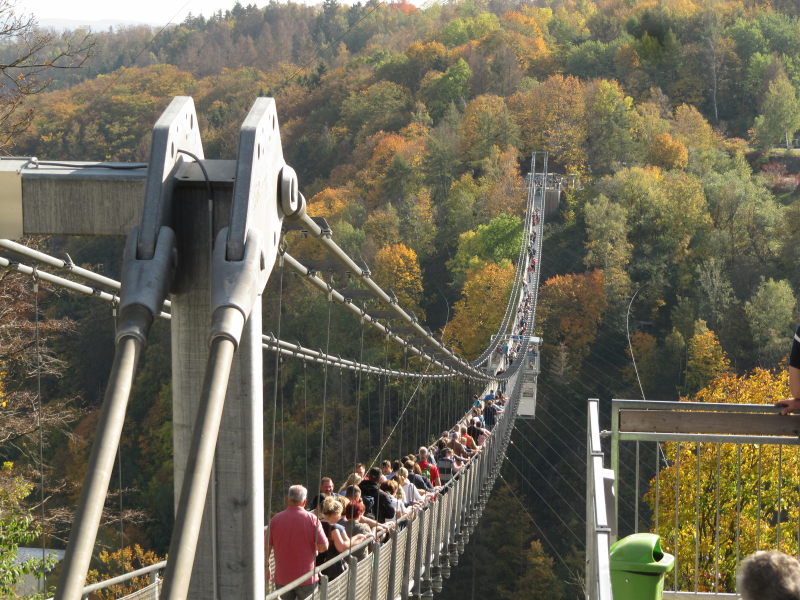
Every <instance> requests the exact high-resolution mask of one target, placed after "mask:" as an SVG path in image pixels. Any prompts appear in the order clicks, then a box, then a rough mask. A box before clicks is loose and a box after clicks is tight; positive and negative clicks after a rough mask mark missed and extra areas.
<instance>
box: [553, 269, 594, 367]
mask: <svg viewBox="0 0 800 600" xmlns="http://www.w3.org/2000/svg"><path fill="white" fill-rule="evenodd" d="M603 280H604V276H603V271H602V270H601V269H593V270H592V271H588V272H586V273H570V274H567V275H556V276H554V277H551V278H550V279H548V280H547V281H545V283H544V285H543V286H542V289H541V291H540V295H539V318H540V324H541V333H542V335H543V337H544V347H545V349H546V350H549V351H553V349H554V348H556V347H558V345H559V344H562V343H563V344H564V347H565V348H566V350H567V352H568V359H569V363H570V366H571V367H572V368H573V369H577V368H579V367H580V365H581V362H582V361H583V359H584V358H585V357H586V356H588V354H589V351H590V350H591V345H592V343H593V342H594V341H595V338H596V337H597V331H598V327H599V326H600V323H601V321H602V318H603V314H604V313H605V310H606V306H607V304H608V300H607V298H606V293H605V289H604V286H603Z"/></svg>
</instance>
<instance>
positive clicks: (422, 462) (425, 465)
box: [417, 446, 442, 487]
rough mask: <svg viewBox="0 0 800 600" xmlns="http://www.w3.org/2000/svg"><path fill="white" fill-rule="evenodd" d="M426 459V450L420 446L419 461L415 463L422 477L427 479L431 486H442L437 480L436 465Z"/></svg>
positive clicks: (438, 479)
mask: <svg viewBox="0 0 800 600" xmlns="http://www.w3.org/2000/svg"><path fill="white" fill-rule="evenodd" d="M428 459H429V456H428V449H427V448H426V447H425V446H422V447H421V448H420V449H419V460H418V461H417V464H418V465H419V468H420V469H421V470H422V476H423V477H427V478H428V481H430V482H431V485H433V486H434V487H438V486H440V485H442V482H441V480H440V478H439V469H438V468H436V465H435V464H433V463H432V462H430V461H429V460H428Z"/></svg>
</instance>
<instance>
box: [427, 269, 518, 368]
mask: <svg viewBox="0 0 800 600" xmlns="http://www.w3.org/2000/svg"><path fill="white" fill-rule="evenodd" d="M513 280H514V266H513V265H512V264H511V263H504V264H502V265H498V264H497V263H493V262H488V263H484V264H482V265H481V266H479V267H476V268H475V269H471V270H469V271H467V280H466V282H465V283H464V289H463V290H462V292H461V299H460V300H459V301H458V302H456V303H455V306H454V307H453V309H454V310H455V316H454V317H453V318H452V319H451V320H450V322H449V323H448V324H447V326H446V327H445V329H444V331H443V333H442V339H443V340H444V342H445V343H446V344H451V345H453V346H454V347H456V348H457V349H459V350H460V351H461V352H462V353H463V354H465V355H466V356H469V357H475V356H477V355H478V354H480V353H481V351H482V350H483V349H484V348H485V347H486V344H487V343H488V342H489V339H490V337H491V336H492V335H493V334H494V333H496V331H497V327H498V325H500V321H501V320H502V318H503V314H504V312H505V308H506V303H507V301H508V294H509V293H510V291H511V283H512V282H513Z"/></svg>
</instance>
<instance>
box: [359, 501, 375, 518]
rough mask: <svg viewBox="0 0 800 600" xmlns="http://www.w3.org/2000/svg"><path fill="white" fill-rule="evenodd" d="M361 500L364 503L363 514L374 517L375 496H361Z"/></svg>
mask: <svg viewBox="0 0 800 600" xmlns="http://www.w3.org/2000/svg"><path fill="white" fill-rule="evenodd" d="M361 502H363V503H364V514H365V515H368V516H370V517H371V518H373V519H374V518H375V517H376V515H377V513H376V512H375V498H373V497H372V496H361Z"/></svg>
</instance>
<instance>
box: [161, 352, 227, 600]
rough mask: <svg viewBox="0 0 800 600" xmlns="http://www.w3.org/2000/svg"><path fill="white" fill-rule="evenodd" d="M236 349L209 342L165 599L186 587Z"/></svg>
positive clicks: (175, 598) (176, 598)
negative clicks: (209, 346) (209, 347)
mask: <svg viewBox="0 0 800 600" xmlns="http://www.w3.org/2000/svg"><path fill="white" fill-rule="evenodd" d="M235 350H236V344H235V343H234V342H233V341H232V340H230V339H228V338H225V337H217V338H214V340H213V341H212V343H211V350H210V351H209V354H208V363H207V364H206V374H205V378H204V380H203V391H202V395H201V398H200V411H199V412H198V415H197V422H196V424H195V428H194V435H193V436H192V448H191V452H190V453H189V460H188V464H187V467H186V476H185V479H184V481H183V487H182V488H181V497H180V501H179V502H178V507H177V511H176V516H175V527H174V530H173V534H172V541H171V542H170V546H169V561H168V562H167V570H166V573H165V575H164V591H163V597H164V598H165V599H166V600H183V599H185V598H186V596H187V593H188V590H189V582H190V581H191V577H192V565H193V564H194V555H195V552H196V550H197V539H198V536H199V535H200V524H201V523H202V521H203V509H204V508H205V502H206V494H207V493H208V482H209V479H210V477H211V467H212V466H213V464H214V451H215V449H216V447H217V437H218V436H219V426H220V421H221V420H222V409H223V407H224V406H225V394H226V392H227V388H228V378H229V377H230V372H231V364H232V362H233V354H234V352H235Z"/></svg>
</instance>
